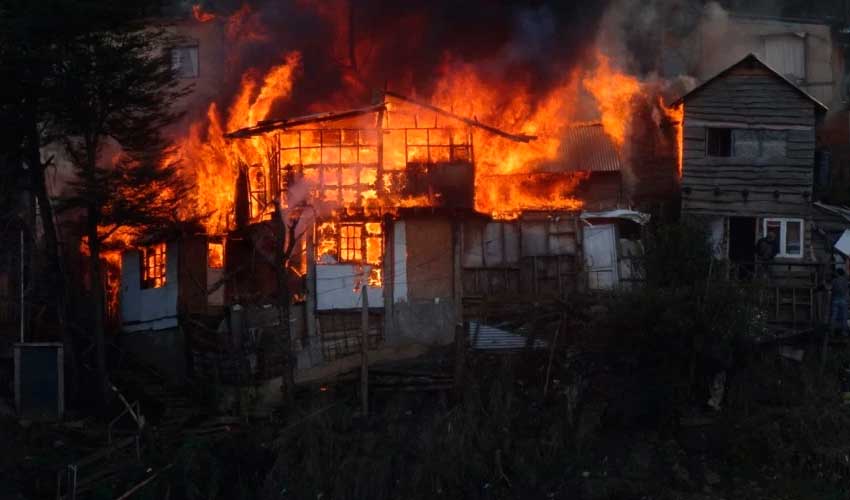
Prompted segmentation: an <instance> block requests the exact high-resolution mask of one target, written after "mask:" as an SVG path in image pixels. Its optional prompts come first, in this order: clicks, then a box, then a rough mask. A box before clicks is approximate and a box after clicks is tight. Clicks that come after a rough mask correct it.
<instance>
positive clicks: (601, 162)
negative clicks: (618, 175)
mask: <svg viewBox="0 0 850 500" xmlns="http://www.w3.org/2000/svg"><path fill="white" fill-rule="evenodd" d="M560 153H561V154H560V156H561V158H563V161H562V162H560V163H557V164H550V165H546V166H544V167H542V171H545V172H551V173H557V172H619V171H620V166H621V165H620V154H619V151H618V150H617V146H615V145H614V143H613V142H612V141H611V138H610V137H609V136H608V134H606V133H605V131H604V130H603V129H602V124H600V123H588V124H581V125H574V126H572V127H569V128H568V129H567V131H566V133H565V135H564V138H563V140H562V141H561V151H560Z"/></svg>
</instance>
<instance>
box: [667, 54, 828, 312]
mask: <svg viewBox="0 0 850 500" xmlns="http://www.w3.org/2000/svg"><path fill="white" fill-rule="evenodd" d="M681 102H682V103H683V104H684V124H683V126H684V147H683V169H682V181H681V190H682V214H683V216H685V217H690V218H699V219H702V220H703V221H704V222H705V223H706V224H707V225H708V226H709V227H710V230H711V238H712V242H713V244H714V252H715V257H716V258H718V259H719V260H721V261H723V262H724V263H726V264H728V265H726V266H720V267H721V268H722V269H724V271H725V273H726V277H732V278H745V277H750V276H752V275H753V274H758V270H759V269H769V271H768V272H765V273H763V275H762V277H765V278H767V279H769V281H770V283H771V285H772V286H774V287H775V288H774V290H773V292H774V295H775V300H774V304H773V305H774V306H775V307H772V308H771V312H772V316H771V317H772V319H775V320H780V321H786V320H787V321H791V322H793V323H797V322H799V321H801V320H812V319H814V318H813V314H814V313H813V309H814V303H815V299H814V292H813V290H814V289H815V288H816V285H817V282H818V280H819V276H818V268H819V266H820V265H821V264H822V262H819V259H818V252H815V250H814V248H813V240H812V216H813V205H812V202H813V192H814V173H815V168H816V159H815V149H816V138H815V130H816V126H817V124H818V123H819V122H820V120H821V119H822V117H823V115H824V113H825V111H826V107H825V106H824V105H823V104H821V103H820V102H819V101H818V100H816V99H815V98H813V97H812V96H810V95H809V94H807V93H806V92H805V91H803V90H802V89H800V88H799V87H798V86H796V85H794V84H793V83H792V82H791V81H789V80H788V79H787V78H785V77H784V76H782V75H781V74H779V73H778V72H776V71H775V70H774V69H772V68H771V67H770V66H768V65H767V64H765V63H764V62H762V61H761V60H760V59H759V58H758V57H756V56H755V55H753V54H750V55H748V56H746V57H745V58H743V59H742V60H740V61H738V62H737V63H735V64H734V65H732V66H731V67H729V68H728V69H726V70H724V71H722V72H721V73H719V74H718V75H716V76H715V77H713V78H711V79H709V80H707V81H706V82H704V83H703V84H702V85H700V86H698V87H697V88H695V89H694V90H692V91H691V92H689V93H688V94H686V95H685V96H683V97H682V98H681ZM768 233H774V235H775V239H776V246H777V247H776V256H775V258H774V259H773V260H772V261H771V262H770V263H768V264H764V263H757V262H756V255H755V246H756V243H757V241H758V240H759V239H760V238H762V237H764V236H766V235H767V234H768ZM758 266H760V267H758ZM786 303H787V304H788V307H784V305H785V304H786Z"/></svg>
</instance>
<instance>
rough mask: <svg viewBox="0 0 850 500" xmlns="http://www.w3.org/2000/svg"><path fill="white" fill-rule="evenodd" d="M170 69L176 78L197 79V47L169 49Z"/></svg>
mask: <svg viewBox="0 0 850 500" xmlns="http://www.w3.org/2000/svg"><path fill="white" fill-rule="evenodd" d="M171 69H173V70H174V72H175V73H176V74H177V78H197V77H198V74H199V72H198V46H197V45H190V46H185V47H174V48H172V49H171Z"/></svg>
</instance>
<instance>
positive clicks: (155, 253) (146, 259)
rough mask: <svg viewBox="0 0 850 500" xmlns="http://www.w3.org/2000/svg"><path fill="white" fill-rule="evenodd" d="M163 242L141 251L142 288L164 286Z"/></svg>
mask: <svg viewBox="0 0 850 500" xmlns="http://www.w3.org/2000/svg"><path fill="white" fill-rule="evenodd" d="M165 258H166V256H165V243H160V244H158V245H153V246H150V247H146V248H144V249H143V251H142V288H160V287H163V286H165V269H166V266H165Z"/></svg>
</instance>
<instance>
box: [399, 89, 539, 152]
mask: <svg viewBox="0 0 850 500" xmlns="http://www.w3.org/2000/svg"><path fill="white" fill-rule="evenodd" d="M384 94H385V95H387V96H389V97H394V98H396V99H398V100H400V101H405V102H409V103H410V104H414V105H416V106H420V107H422V108H425V109H429V110H431V111H434V112H435V113H439V114H441V115H444V116H448V117H449V118H453V119H455V120H458V121H461V122H463V123H466V124H467V125H469V126H472V127H478V128H480V129H482V130H486V131H487V132H490V133H491V134H495V135H498V136H500V137H504V138H505V139H510V140H512V141H514V142H526V143H527V142H531V141H533V140H535V139H537V136H536V135H526V134H512V133H510V132H505V131H504V130H501V129H498V128H496V127H492V126H490V125H485V124H483V123H481V122H479V121H478V120H473V119H471V118H466V117H464V116H460V115H456V114H454V113H452V112H450V111H446V110H444V109H442V108H438V107H437V106H434V105H433V104H429V103H427V102H425V101H420V100H419V99H414V98H412V97H407V96H404V95H402V94H397V93H395V92H390V91H389V90H385V91H384Z"/></svg>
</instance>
